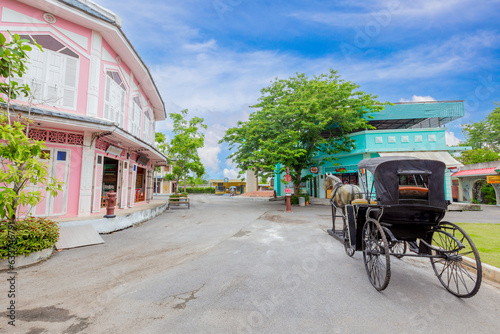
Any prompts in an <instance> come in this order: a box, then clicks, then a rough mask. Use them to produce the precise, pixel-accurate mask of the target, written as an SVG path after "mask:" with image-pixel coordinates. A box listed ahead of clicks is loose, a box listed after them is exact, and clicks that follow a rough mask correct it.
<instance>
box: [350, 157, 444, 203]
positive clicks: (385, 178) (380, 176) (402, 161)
mask: <svg viewBox="0 0 500 334" xmlns="http://www.w3.org/2000/svg"><path fill="white" fill-rule="evenodd" d="M358 168H359V169H363V168H364V169H367V170H369V171H370V172H371V173H372V174H373V183H374V186H375V192H376V197H377V200H378V202H379V204H382V205H397V204H402V203H401V196H400V185H401V184H400V182H401V180H402V179H404V178H405V176H406V177H411V178H414V179H416V178H417V177H418V178H419V181H418V182H420V184H418V185H419V186H420V187H421V188H424V187H425V188H427V189H428V192H427V193H426V196H425V202H426V203H425V204H426V205H429V206H434V207H439V208H446V207H447V204H446V200H445V186H444V174H445V171H446V165H445V164H444V163H443V162H441V161H438V160H426V159H418V158H414V157H402V156H398V157H379V158H371V159H364V160H361V161H360V162H359V163H358ZM416 182H417V181H416ZM410 202H411V201H410ZM410 202H407V203H406V204H409V203H410ZM415 204H417V203H416V202H415Z"/></svg>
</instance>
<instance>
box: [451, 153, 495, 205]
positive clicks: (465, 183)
mask: <svg viewBox="0 0 500 334" xmlns="http://www.w3.org/2000/svg"><path fill="white" fill-rule="evenodd" d="M451 179H452V182H453V190H454V193H455V196H456V197H455V196H454V198H456V199H457V200H458V201H459V202H472V201H473V200H474V198H476V200H478V197H479V202H481V200H480V197H481V187H482V186H483V185H485V184H491V186H492V187H493V189H494V190H495V195H496V201H497V205H498V206H500V161H491V162H483V163H478V164H471V165H465V166H462V167H460V171H458V172H456V173H453V174H452V175H451Z"/></svg>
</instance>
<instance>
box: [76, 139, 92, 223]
mask: <svg viewBox="0 0 500 334" xmlns="http://www.w3.org/2000/svg"><path fill="white" fill-rule="evenodd" d="M91 141H92V133H90V132H86V133H85V134H84V137H83V150H82V171H81V176H80V199H79V204H78V216H88V215H90V210H91V206H92V204H91V203H92V180H93V173H94V160H95V158H94V155H95V141H94V142H93V143H92V147H91V146H90V145H91Z"/></svg>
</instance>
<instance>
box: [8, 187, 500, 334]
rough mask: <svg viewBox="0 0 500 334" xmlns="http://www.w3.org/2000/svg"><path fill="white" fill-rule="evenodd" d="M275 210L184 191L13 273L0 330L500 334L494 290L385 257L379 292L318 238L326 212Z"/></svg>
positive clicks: (499, 298)
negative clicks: (118, 227) (144, 214)
mask: <svg viewBox="0 0 500 334" xmlns="http://www.w3.org/2000/svg"><path fill="white" fill-rule="evenodd" d="M283 210H284V205H283V204H282V203H281V202H246V201H238V200H234V199H231V198H225V197H206V196H194V200H193V205H192V207H191V210H186V209H175V210H172V211H170V212H167V213H165V214H163V215H161V216H159V217H157V218H156V219H154V220H152V221H149V222H147V223H144V224H142V225H140V226H137V227H133V228H130V229H127V230H124V231H120V232H116V233H113V234H110V235H104V236H103V239H104V240H105V244H103V245H97V246H90V247H82V248H78V249H72V250H66V251H62V252H59V253H56V254H55V255H54V256H53V257H52V258H51V259H50V260H49V261H47V262H45V263H41V264H38V265H35V266H32V267H29V268H25V269H21V270H19V274H18V278H17V279H18V281H17V284H18V286H17V289H18V292H19V294H18V297H17V305H18V311H17V320H16V323H17V326H16V328H15V331H13V330H12V328H11V327H10V326H8V325H7V324H6V320H5V319H3V320H2V322H1V323H0V325H1V326H2V328H1V329H0V332H1V331H2V330H4V331H6V332H15V333H30V334H35V333H37V334H40V333H50V334H52V333H287V334H288V333H392V332H394V333H396V332H397V333H457V332H458V333H464V332H470V333H500V317H499V315H500V290H499V289H498V288H497V287H493V286H491V285H488V284H483V286H482V287H481V290H480V291H479V293H478V294H477V295H476V296H475V297H474V298H472V299H465V300H461V299H458V298H455V297H454V296H452V295H451V294H449V293H447V292H446V291H445V289H444V288H443V287H442V286H441V285H440V283H439V281H438V280H437V278H436V277H435V276H434V274H433V271H432V268H431V266H430V264H429V263H428V261H420V260H416V259H405V260H403V261H401V260H397V259H393V260H392V262H391V266H392V279H391V283H390V284H389V287H388V288H387V289H386V290H385V291H384V292H383V293H379V292H377V291H376V290H375V289H373V288H372V286H371V285H370V283H369V281H368V279H367V276H366V272H365V268H364V264H363V261H362V256H361V254H359V253H357V254H355V256H354V258H349V257H347V256H346V255H345V253H344V249H343V247H342V245H341V244H340V243H339V242H338V241H336V240H335V239H333V238H331V237H330V236H329V235H328V234H327V233H326V229H327V228H329V227H330V211H329V208H328V207H325V206H319V205H318V206H308V207H304V208H298V207H294V213H292V214H286V213H284V212H283ZM0 274H1V275H2V277H6V274H5V273H0ZM2 280H3V279H2ZM3 291H4V292H3V293H2V294H1V296H0V305H1V306H2V307H6V306H7V303H8V301H7V296H6V292H5V291H6V286H5V287H4V289H3Z"/></svg>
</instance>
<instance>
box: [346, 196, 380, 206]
mask: <svg viewBox="0 0 500 334" xmlns="http://www.w3.org/2000/svg"><path fill="white" fill-rule="evenodd" d="M351 204H352V205H356V204H358V205H363V204H365V205H367V204H368V200H367V199H364V198H356V199H353V200H352V201H351ZM369 204H377V201H374V200H370V203H369Z"/></svg>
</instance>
